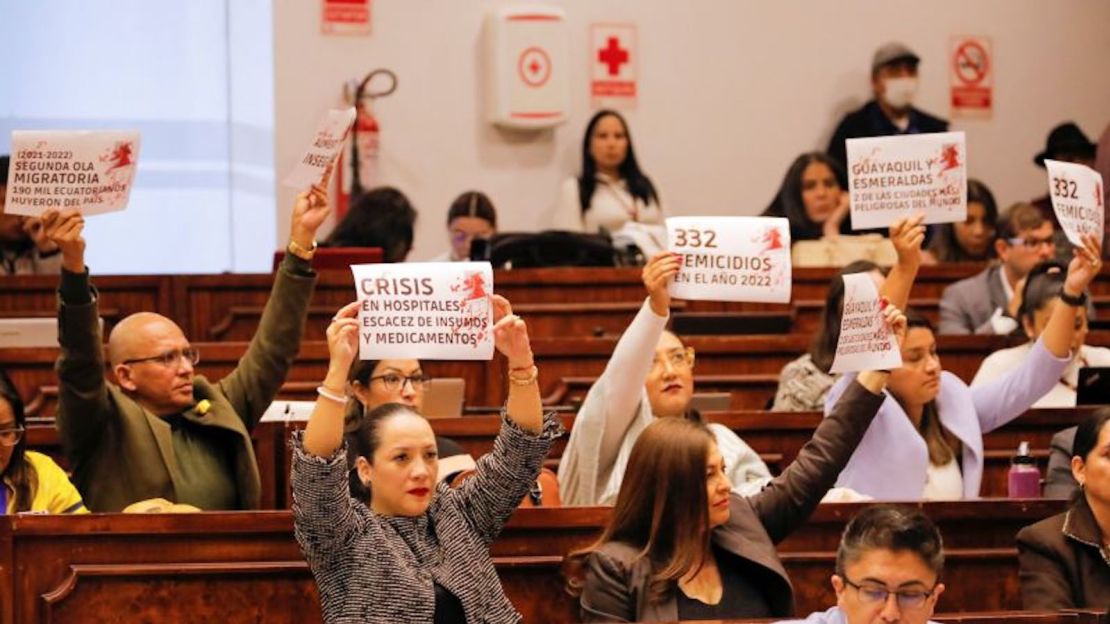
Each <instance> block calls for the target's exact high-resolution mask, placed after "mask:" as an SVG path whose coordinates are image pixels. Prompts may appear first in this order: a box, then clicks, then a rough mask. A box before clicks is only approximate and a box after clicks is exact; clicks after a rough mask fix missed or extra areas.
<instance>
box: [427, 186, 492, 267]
mask: <svg viewBox="0 0 1110 624" xmlns="http://www.w3.org/2000/svg"><path fill="white" fill-rule="evenodd" d="M494 234H497V210H496V209H495V208H494V207H493V202H492V201H490V199H489V197H486V194H485V193H482V192H479V191H467V192H465V193H463V194H462V195H459V196H458V197H456V198H455V201H454V202H452V203H451V208H450V209H449V210H448V211H447V237H448V238H449V239H450V241H451V250H450V251H446V252H444V253H442V254H440V255H438V256H436V257H435V258H432V260H431V261H432V262H460V261H463V260H469V259H470V243H472V242H473V241H474V239H475V238H484V239H489V238H491V237H492V236H493V235H494Z"/></svg>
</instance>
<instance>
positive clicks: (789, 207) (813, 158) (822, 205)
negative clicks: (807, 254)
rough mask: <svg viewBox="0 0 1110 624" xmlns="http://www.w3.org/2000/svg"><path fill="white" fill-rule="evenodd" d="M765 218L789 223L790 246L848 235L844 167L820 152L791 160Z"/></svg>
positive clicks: (850, 229) (848, 224) (846, 185)
mask: <svg viewBox="0 0 1110 624" xmlns="http://www.w3.org/2000/svg"><path fill="white" fill-rule="evenodd" d="M763 216H765V217H785V218H786V219H787V221H789V222H790V244H791V245H793V244H794V243H796V242H798V241H803V240H817V239H820V238H825V237H835V236H836V235H838V234H851V232H852V226H851V221H850V219H849V216H848V177H847V175H846V174H845V173H844V167H841V166H840V163H838V162H836V161H835V160H833V159H832V158H829V157H828V156H826V155H825V154H822V153H821V152H810V153H808V154H802V155H801V156H798V157H797V158H796V159H794V162H793V163H792V164H791V165H790V168H789V169H787V171H786V176H785V177H783V179H782V186H780V187H779V190H778V192H777V193H775V198H774V199H773V200H771V205H770V206H767V209H766V210H764V211H763Z"/></svg>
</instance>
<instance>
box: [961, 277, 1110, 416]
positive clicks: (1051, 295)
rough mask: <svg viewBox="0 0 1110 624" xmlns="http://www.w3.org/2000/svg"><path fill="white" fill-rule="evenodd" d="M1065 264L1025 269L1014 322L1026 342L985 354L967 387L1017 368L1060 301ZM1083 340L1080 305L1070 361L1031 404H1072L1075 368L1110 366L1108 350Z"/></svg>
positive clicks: (1084, 327) (1084, 314)
mask: <svg viewBox="0 0 1110 624" xmlns="http://www.w3.org/2000/svg"><path fill="white" fill-rule="evenodd" d="M1066 273H1067V269H1066V267H1064V266H1063V265H1062V264H1060V263H1057V262H1051V261H1050V262H1044V263H1042V264H1039V265H1037V266H1036V267H1034V268H1033V270H1032V271H1030V272H1029V276H1028V277H1026V279H1025V286H1024V288H1022V292H1021V307H1020V308H1019V309H1018V321H1020V322H1021V325H1022V328H1023V329H1024V330H1025V334H1026V335H1027V336H1028V337H1029V342H1027V343H1025V344H1023V345H1019V346H1017V347H1012V348H1009V349H1001V350H999V351H995V352H994V353H992V354H990V355H989V356H987V358H986V359H985V360H983V363H982V364H981V365H980V366H979V372H978V373H976V374H975V379H973V380H972V381H971V386H972V387H975V386H981V385H983V384H986V383H990V382H991V381H994V380H995V379H998V378H999V377H1001V376H1003V375H1005V374H1006V373H1008V372H1010V371H1011V370H1013V369H1015V368H1017V367H1018V366H1019V365H1020V364H1021V363H1022V362H1023V361H1024V360H1025V357H1026V355H1028V354H1029V351H1030V350H1031V349H1032V348H1033V343H1034V342H1036V340H1037V338H1040V336H1041V332H1043V331H1044V328H1045V326H1046V325H1048V319H1049V318H1050V317H1051V316H1052V311H1053V310H1054V309H1056V306H1058V305H1061V304H1060V292H1061V289H1062V288H1063V287H1064V276H1065V275H1066ZM1086 339H1087V307H1086V306H1080V309H1079V313H1078V314H1077V315H1076V329H1075V336H1074V338H1073V339H1072V347H1071V352H1072V356H1073V357H1072V360H1071V362H1070V363H1068V367H1067V368H1066V369H1064V373H1063V374H1062V375H1060V378H1059V379H1058V380H1057V381H1056V385H1055V386H1053V387H1052V389H1051V390H1049V391H1048V393H1047V394H1045V395H1044V396H1042V397H1041V398H1040V399H1038V400H1037V402H1036V403H1034V404H1033V407H1075V397H1076V384H1077V383H1078V382H1079V369H1080V368H1084V367H1088V366H1110V349H1107V348H1106V347H1092V346H1089V345H1085V344H1083V343H1084V342H1085V341H1086Z"/></svg>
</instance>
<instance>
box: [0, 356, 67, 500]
mask: <svg viewBox="0 0 1110 624" xmlns="http://www.w3.org/2000/svg"><path fill="white" fill-rule="evenodd" d="M26 434H27V419H26V417H25V416H24V414H23V401H22V400H21V399H20V398H19V394H18V393H16V391H15V389H14V388H13V387H12V385H11V382H10V381H9V380H8V376H7V375H5V374H4V373H3V371H0V515H5V514H15V513H25V512H40V513H51V514H71V513H89V512H88V510H87V509H85V503H84V502H83V501H82V500H81V495H80V494H78V493H77V488H75V487H73V484H72V483H70V482H69V477H67V476H66V473H65V472H64V471H63V470H62V469H61V468H60V467H58V464H55V463H54V460H52V459H50V458H49V457H47V456H46V455H43V454H42V453H36V452H35V451H29V450H27V437H26Z"/></svg>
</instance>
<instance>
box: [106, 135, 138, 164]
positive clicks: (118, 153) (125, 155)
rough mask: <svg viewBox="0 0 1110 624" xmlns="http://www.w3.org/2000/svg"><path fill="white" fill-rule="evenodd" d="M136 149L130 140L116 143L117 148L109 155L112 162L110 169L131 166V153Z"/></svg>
mask: <svg viewBox="0 0 1110 624" xmlns="http://www.w3.org/2000/svg"><path fill="white" fill-rule="evenodd" d="M134 149H135V148H134V147H133V146H132V145H131V142H130V141H128V142H126V143H120V144H119V145H116V148H115V150H114V151H113V152H112V154H111V156H109V157H108V160H109V161H110V162H111V163H112V166H111V167H108V171H112V170H113V169H119V168H120V167H127V166H130V165H131V164H132V160H131V155H132V152H133V151H134Z"/></svg>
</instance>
